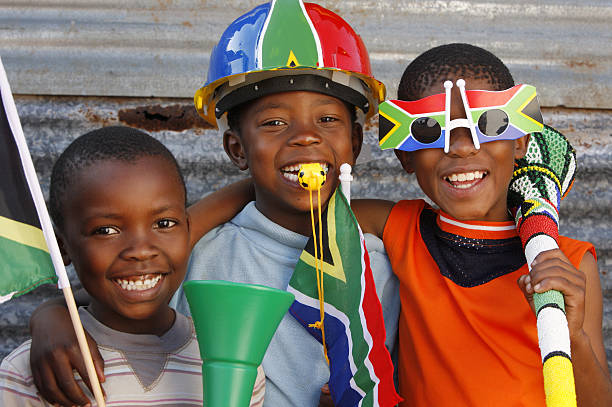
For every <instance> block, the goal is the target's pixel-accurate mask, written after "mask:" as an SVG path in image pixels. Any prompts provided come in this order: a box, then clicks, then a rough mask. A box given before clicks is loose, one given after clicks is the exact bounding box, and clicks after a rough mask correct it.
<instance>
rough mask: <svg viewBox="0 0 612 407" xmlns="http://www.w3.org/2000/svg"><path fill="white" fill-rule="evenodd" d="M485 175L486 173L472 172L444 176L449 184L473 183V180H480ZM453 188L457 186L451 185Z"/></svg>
mask: <svg viewBox="0 0 612 407" xmlns="http://www.w3.org/2000/svg"><path fill="white" fill-rule="evenodd" d="M485 174H486V171H473V172H461V173H457V174H451V175H448V176H446V177H445V178H446V180H447V181H449V182H457V181H459V182H465V181H473V180H475V179H476V180H477V179H482V177H484V176H485ZM453 185H454V186H455V187H457V188H459V185H455V184H453ZM470 186H471V184H470V185H468V186H467V187H466V186H461V188H469V187H470Z"/></svg>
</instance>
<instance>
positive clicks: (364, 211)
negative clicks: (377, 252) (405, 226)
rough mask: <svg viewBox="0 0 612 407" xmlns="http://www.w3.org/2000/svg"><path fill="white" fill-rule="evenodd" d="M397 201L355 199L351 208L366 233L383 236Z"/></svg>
mask: <svg viewBox="0 0 612 407" xmlns="http://www.w3.org/2000/svg"><path fill="white" fill-rule="evenodd" d="M393 205H395V202H392V201H386V200H382V199H353V200H352V201H351V209H352V210H353V212H354V213H355V217H356V218H357V222H359V226H360V227H361V230H363V232H364V233H371V234H373V235H375V236H378V237H379V238H380V239H382V238H383V232H384V230H385V225H386V224H387V219H388V218H389V214H390V213H391V209H393Z"/></svg>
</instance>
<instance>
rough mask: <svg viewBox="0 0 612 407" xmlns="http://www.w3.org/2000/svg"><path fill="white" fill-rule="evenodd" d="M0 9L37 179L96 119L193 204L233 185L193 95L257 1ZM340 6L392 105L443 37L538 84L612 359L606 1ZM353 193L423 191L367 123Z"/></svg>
mask: <svg viewBox="0 0 612 407" xmlns="http://www.w3.org/2000/svg"><path fill="white" fill-rule="evenodd" d="M124 3H125V2H123V1H119V0H117V1H102V0H99V1H94V0H78V1H77V0H75V1H67V0H66V1H60V0H55V1H54V0H38V1H23V0H22V1H19V0H12V1H8V2H6V1H5V2H3V1H0V56H1V57H2V59H3V62H4V65H5V68H6V70H7V73H8V76H9V81H10V83H11V86H12V88H13V92H14V93H15V95H16V102H17V105H18V110H19V113H20V115H21V119H22V122H23V125H24V130H25V133H26V137H27V138H28V142H29V144H30V147H31V151H32V155H33V157H34V161H35V165H36V168H37V170H38V173H39V178H40V179H41V183H42V185H43V189H44V190H45V192H46V189H47V185H48V178H49V174H50V169H51V165H52V162H53V161H54V160H55V158H56V157H57V155H58V154H59V152H60V151H61V150H62V149H63V148H64V147H66V145H67V144H68V143H69V142H70V141H71V140H72V139H74V138H75V137H76V136H78V135H80V134H82V133H84V132H86V131H88V130H91V129H94V128H96V127H99V126H101V125H105V124H113V123H123V124H128V125H131V126H135V127H140V128H142V129H145V130H147V131H149V132H150V133H151V134H153V135H154V136H156V137H158V138H160V139H161V140H162V141H163V142H164V143H166V144H167V145H168V146H169V148H170V149H171V150H172V151H173V152H174V153H175V154H176V155H177V157H178V159H179V162H180V163H181V166H182V167H183V169H184V171H185V174H186V179H187V182H188V188H189V199H190V200H194V199H196V198H197V197H198V196H200V195H202V194H205V193H207V192H209V191H211V190H213V189H215V188H218V187H220V186H222V185H225V184H226V183H228V182H230V181H232V180H235V179H237V178H239V177H240V174H239V172H238V171H237V170H235V169H234V168H233V167H232V165H231V164H230V163H229V160H227V159H226V157H225V154H224V153H223V150H222V148H221V144H220V139H219V138H218V136H217V135H216V132H215V131H213V130H210V129H209V128H207V126H206V125H205V124H204V123H203V121H202V120H201V119H199V118H198V117H197V115H196V114H195V112H194V109H193V107H192V103H191V98H192V95H193V93H194V91H195V89H196V88H197V87H199V86H201V84H202V83H203V81H204V77H205V73H206V71H207V65H208V57H209V54H210V50H211V48H212V46H213V45H214V43H215V41H216V39H217V38H218V37H219V35H220V34H221V32H222V31H223V30H224V29H225V27H226V26H227V25H228V24H229V23H230V22H231V21H232V20H234V19H235V18H236V17H238V16H239V15H241V14H242V13H244V12H245V11H247V10H249V9H251V8H252V7H254V6H255V5H257V4H258V3H259V2H258V1H240V0H227V1H195V0H182V1H181V0H178V1H171V0H159V1H153V0H137V1H131V2H129V5H128V6H126V5H125V4H124ZM576 3H577V2H569V1H562V0H547V1H539V2H537V3H535V4H534V2H532V1H526V0H516V1H514V2H512V3H509V2H506V1H501V0H497V1H496V0H490V1H378V0H377V1H340V0H321V1H319V4H321V5H323V6H325V7H327V8H330V9H332V10H334V11H336V12H338V13H339V14H340V15H341V16H343V17H344V18H345V19H346V20H347V21H349V22H350V23H351V25H352V26H353V27H354V28H355V29H356V30H357V31H358V32H359V33H360V34H361V36H362V37H363V39H364V41H365V43H366V45H367V47H368V49H369V51H370V56H371V59H372V66H373V71H374V74H375V76H376V77H377V78H378V79H380V80H382V81H383V82H385V83H386V84H387V85H388V89H389V95H390V96H392V97H394V96H395V94H396V87H397V83H398V80H399V78H400V76H401V73H402V71H403V68H404V67H405V66H406V64H407V62H409V61H410V60H411V59H412V58H414V57H415V56H416V55H418V54H419V53H421V52H423V51H425V50H426V49H428V48H430V47H432V46H435V45H439V44H443V43H449V42H469V43H473V44H476V45H479V46H482V47H484V48H486V49H488V50H490V51H492V52H494V53H495V54H496V55H498V56H499V57H500V58H501V59H502V60H504V61H505V62H506V63H507V65H508V66H509V67H510V70H511V71H512V72H513V74H514V76H515V79H516V82H517V83H530V84H533V85H536V86H537V87H538V90H539V93H540V102H541V103H542V105H543V106H545V108H544V117H545V119H546V121H547V123H549V124H551V125H552V126H554V127H556V128H558V129H559V130H561V131H563V132H564V133H565V134H566V135H567V136H568V137H569V138H570V140H571V141H572V143H573V145H574V146H575V147H576V149H577V152H578V161H579V167H580V169H579V173H578V176H577V181H576V183H575V187H574V189H573V191H572V192H571V193H570V196H569V197H568V198H567V200H566V201H565V202H564V206H563V208H562V212H561V218H562V228H561V231H562V233H564V234H567V235H570V236H572V237H576V238H579V239H583V240H589V241H591V242H593V243H594V244H595V245H596V247H597V250H598V254H599V260H598V264H599V268H600V272H601V277H602V280H601V281H602V286H603V290H604V295H605V298H604V308H605V315H604V335H605V341H606V348H607V351H608V359H609V360H611V361H612V275H611V274H610V273H611V272H612V227H611V226H612V222H611V217H610V211H611V209H612V191H611V189H610V179H612V160H611V158H612V145H611V143H610V141H611V135H612V134H611V132H610V127H609V125H608V122H609V120H610V118H611V116H612V110H611V108H612V105H611V103H610V98H609V96H608V95H610V94H611V92H612V62H611V61H612V51H611V48H610V45H609V44H610V43H612V30H611V29H610V21H612V6H611V5H610V2H609V1H608V0H601V1H581V2H579V4H576ZM355 178H356V182H355V184H354V194H355V195H356V196H369V197H380V198H387V199H394V200H397V199H400V198H411V197H417V196H421V195H420V193H419V190H418V186H417V185H416V182H415V181H414V179H413V177H410V176H408V175H406V174H404V173H403V172H402V170H401V169H400V167H399V165H398V163H397V162H396V160H395V158H394V156H393V154H392V153H390V152H381V151H379V150H378V149H377V146H376V134H375V131H374V127H372V126H370V127H368V129H367V133H366V142H365V146H364V149H363V150H362V153H361V156H360V161H359V164H358V165H357V166H356V168H355ZM55 294H56V292H55V291H54V290H52V289H40V290H37V291H36V292H35V293H34V294H31V295H27V296H25V297H23V298H21V299H18V300H15V301H12V302H9V303H7V304H4V305H2V306H0V357H2V356H4V355H5V354H6V353H7V352H8V351H10V349H12V348H13V347H15V346H16V345H17V344H18V343H20V342H22V341H23V340H24V338H25V337H26V336H27V318H28V317H29V314H30V313H31V311H32V309H33V308H34V307H35V306H36V305H37V304H38V303H39V302H40V301H42V300H43V299H45V298H48V297H49V296H51V295H55Z"/></svg>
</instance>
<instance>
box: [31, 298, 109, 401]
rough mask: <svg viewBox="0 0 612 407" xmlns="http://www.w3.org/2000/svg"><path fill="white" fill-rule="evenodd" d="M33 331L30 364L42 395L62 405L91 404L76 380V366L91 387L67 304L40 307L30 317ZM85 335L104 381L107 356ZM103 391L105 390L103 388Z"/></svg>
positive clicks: (99, 374)
mask: <svg viewBox="0 0 612 407" xmlns="http://www.w3.org/2000/svg"><path fill="white" fill-rule="evenodd" d="M30 333H31V335H32V345H31V349H30V367H31V369H32V375H33V378H34V384H35V385H36V387H37V388H38V391H39V392H40V394H41V395H42V396H43V398H45V399H46V400H47V401H48V402H50V403H53V404H59V405H63V406H74V405H79V406H83V405H90V404H91V402H90V400H89V399H88V398H87V396H85V394H84V393H83V390H82V389H81V387H80V386H79V385H78V384H77V382H76V380H75V378H74V374H73V369H76V371H77V372H78V373H79V375H80V376H81V378H83V380H84V382H85V384H86V385H87V387H88V388H89V389H90V391H91V389H92V387H91V383H90V381H89V378H88V376H87V369H86V368H85V363H84V362H83V358H82V356H81V351H80V349H79V345H78V342H77V339H76V335H75V333H74V329H73V327H72V322H71V320H70V316H69V314H68V310H67V309H66V307H65V306H64V305H46V306H45V305H43V306H41V307H39V308H38V309H37V311H36V312H35V313H34V314H33V315H32V317H31V318H30ZM85 336H86V338H87V342H88V345H89V349H90V351H91V356H92V358H93V362H94V367H95V369H96V372H97V374H98V378H99V380H100V382H104V380H105V379H104V360H103V359H102V356H101V355H100V352H99V351H98V346H97V344H96V342H95V341H94V340H93V339H92V338H91V336H89V334H88V333H87V332H85ZM102 391H103V392H104V389H103V390H102ZM92 393H93V391H92Z"/></svg>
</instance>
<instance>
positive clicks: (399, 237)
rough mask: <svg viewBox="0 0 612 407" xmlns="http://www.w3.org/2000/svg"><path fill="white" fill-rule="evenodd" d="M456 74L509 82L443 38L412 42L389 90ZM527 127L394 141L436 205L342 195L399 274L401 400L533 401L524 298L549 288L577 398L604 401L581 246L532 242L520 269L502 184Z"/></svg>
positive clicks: (536, 367)
mask: <svg viewBox="0 0 612 407" xmlns="http://www.w3.org/2000/svg"><path fill="white" fill-rule="evenodd" d="M459 79H463V80H465V88H466V89H478V90H487V91H501V90H505V89H508V88H510V87H512V86H514V80H513V79H512V76H511V75H510V72H509V71H508V69H507V68H506V66H505V65H504V64H503V63H502V62H501V61H500V60H499V59H498V58H497V57H495V56H494V55H493V54H491V53H489V52H488V51H485V50H483V49H481V48H478V47H474V46H471V45H467V44H450V45H444V46H440V47H436V48H433V49H431V50H429V51H427V52H425V53H423V54H422V55H420V56H419V57H417V58H416V59H415V60H414V61H413V62H412V63H411V64H410V65H409V66H408V67H407V68H406V71H405V72H404V75H403V77H402V80H401V83H400V86H399V92H398V93H399V99H401V100H407V101H414V100H419V99H422V98H425V97H427V96H431V95H436V94H440V93H444V90H445V88H444V86H443V84H444V82H445V81H452V83H453V84H455V83H456V82H457V80H459ZM451 95H452V99H451V104H450V119H451V120H456V119H465V118H466V111H465V108H464V104H463V101H462V98H461V95H460V92H459V90H457V88H456V87H453V88H452V93H451ZM443 109H444V108H442V109H441V110H443ZM439 111H440V110H439V109H438V110H435V112H438V113H439ZM432 112H434V111H432ZM447 114H448V113H447ZM432 120H433V119H432ZM447 122H448V116H447ZM466 122H467V120H466ZM447 126H448V123H447ZM428 127H429V128H430V129H433V128H434V127H435V123H433V122H428ZM422 134H425V133H422ZM528 137H529V136H524V137H522V138H518V139H515V140H498V141H491V142H486V143H482V144H480V148H476V146H475V145H474V143H473V139H472V135H471V134H470V131H469V130H468V129H467V128H465V127H457V128H455V129H454V130H452V131H451V137H450V145H449V148H448V152H447V153H445V152H444V150H443V149H442V148H424V149H417V150H415V151H410V152H409V151H401V150H395V153H396V155H397V157H398V158H399V160H400V162H401V164H402V166H403V168H404V169H405V170H406V171H407V172H408V173H415V174H416V177H417V180H418V183H419V185H420V187H421V188H422V190H423V191H424V192H425V194H426V195H427V196H428V197H429V198H430V199H431V200H432V201H433V202H434V203H435V204H436V205H437V206H438V207H439V208H440V209H432V208H431V207H430V206H428V205H427V204H426V203H425V202H424V201H422V200H417V201H400V202H398V203H397V204H393V203H390V202H380V201H362V202H358V201H354V206H355V207H356V214H357V217H358V219H359V222H360V224H361V226H362V228H363V230H364V231H370V232H372V233H375V234H377V235H379V236H382V238H383V241H384V243H385V248H386V249H387V253H388V254H389V258H390V260H391V264H392V265H393V270H394V272H395V273H396V275H397V276H398V277H399V279H400V297H401V301H402V307H401V309H402V312H401V315H400V327H399V329H400V332H399V337H400V345H399V380H400V394H401V396H402V397H404V399H405V402H404V403H403V404H402V405H406V406H409V405H410V406H422V405H435V406H474V405H483V406H492V405H508V406H509V405H524V406H536V405H541V406H544V405H545V398H544V385H543V376H542V362H541V358H540V351H539V349H538V341H537V331H536V319H535V316H534V314H533V312H532V306H533V304H532V302H531V297H532V295H533V293H534V292H536V291H537V292H544V291H547V290H550V289H556V290H558V291H561V292H562V293H563V294H564V296H565V306H566V311H567V319H568V323H569V330H570V337H571V352H572V362H573V368H574V375H575V382H576V392H577V397H578V404H579V405H581V406H596V405H597V406H603V405H611V403H612V401H611V400H612V392H611V388H612V386H611V384H610V380H609V374H608V370H607V362H606V355H605V352H604V347H603V340H602V326H601V323H602V295H601V287H600V283H599V275H598V272H597V265H596V262H595V251H594V248H593V246H592V245H591V244H589V243H586V242H580V241H576V240H573V239H569V238H566V237H560V239H559V246H560V249H561V250H554V251H548V252H545V253H542V254H541V255H540V256H538V257H537V258H536V263H535V265H534V266H533V269H532V271H531V274H530V275H526V274H527V273H528V269H527V265H526V264H525V257H524V254H523V248H522V246H521V242H520V240H519V238H518V236H517V232H516V228H515V225H514V221H513V220H512V217H511V215H510V214H509V212H508V206H507V193H508V185H509V182H510V179H511V177H512V173H513V166H514V160H515V159H517V158H521V157H523V156H524V155H525V153H526V145H527V141H528ZM431 140H432V139H429V140H428V141H431ZM517 280H518V282H519V286H520V289H519V287H517ZM523 294H524V295H525V296H526V297H527V298H528V299H529V301H530V303H528V302H526V301H525V300H524V299H523V298H522V297H523ZM530 305H531V306H530Z"/></svg>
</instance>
